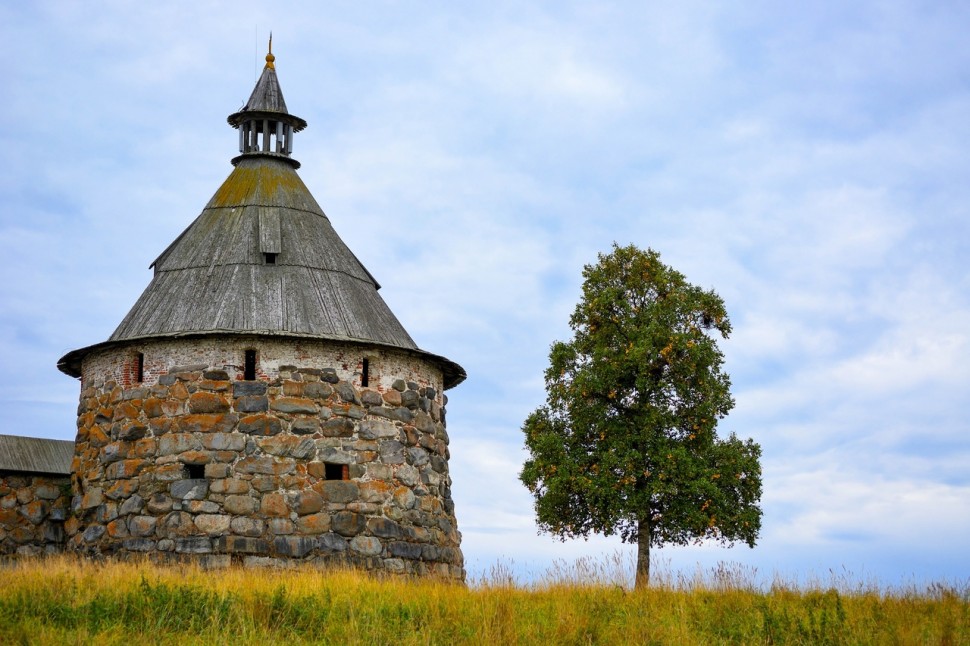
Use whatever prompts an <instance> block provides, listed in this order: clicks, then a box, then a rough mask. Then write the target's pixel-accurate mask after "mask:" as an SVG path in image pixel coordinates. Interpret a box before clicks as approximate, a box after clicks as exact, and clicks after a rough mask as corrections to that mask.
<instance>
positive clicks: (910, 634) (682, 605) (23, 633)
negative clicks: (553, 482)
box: [0, 557, 970, 646]
mask: <svg viewBox="0 0 970 646" xmlns="http://www.w3.org/2000/svg"><path fill="white" fill-rule="evenodd" d="M745 574H746V573H745V572H744V570H743V569H741V568H733V569H732V568H730V567H727V568H721V569H720V571H718V570H715V571H714V572H713V573H711V574H710V575H708V576H706V577H693V578H690V579H686V578H683V577H672V576H670V575H664V574H663V573H662V574H661V575H660V576H658V577H657V579H658V580H657V584H656V585H655V586H654V587H651V588H650V589H647V590H643V591H636V592H633V591H630V590H629V589H628V588H627V587H625V586H624V585H622V584H623V583H625V577H626V574H625V572H624V564H623V563H621V560H620V559H618V558H615V559H612V560H611V559H606V560H604V561H602V562H599V563H597V562H592V561H580V562H579V563H577V564H573V565H568V566H567V565H565V564H559V565H557V566H556V567H554V568H553V569H552V570H551V571H550V572H548V573H546V575H545V576H544V577H541V579H540V580H539V582H537V583H532V584H528V585H526V584H520V583H517V582H516V581H515V579H514V576H513V575H512V569H511V567H509V566H496V567H495V568H493V570H492V571H491V572H490V573H489V574H488V575H486V576H484V577H483V578H482V579H480V580H477V581H473V582H471V585H470V586H468V587H465V586H461V585H456V584H453V583H451V584H450V583H444V582H438V581H424V580H423V581H415V580H406V579H376V578H374V577H372V576H368V575H365V574H362V573H359V572H354V571H348V570H344V571H339V570H338V571H318V570H308V569H299V570H297V569H293V570H269V569H267V570H254V569H243V568H235V567H234V568H228V569H225V570H214V571H211V570H210V571H205V570H201V569H199V568H196V567H191V566H178V567H175V566H167V567H159V566H154V565H151V564H149V563H147V562H137V563H131V562H129V563H115V562H112V563H105V564H98V563H93V562H90V561H83V560H80V561H79V560H76V559H73V558H71V557H57V558H51V559H44V560H31V561H24V562H20V563H13V564H8V565H6V566H0V581H2V584H0V643H2V644H75V643H76V644H89V643H90V644H94V643H96V644H126V645H129V644H133V643H134V644H186V643H192V644H227V643H232V644H256V643H260V644H264V643H276V642H286V643H295V644H303V643H330V644H394V645H395V646H396V645H408V644H719V643H723V644H765V643H778V644H782V643H785V644H968V643H970V594H968V590H967V588H966V587H964V588H963V589H957V588H954V587H952V586H943V585H931V586H927V587H924V588H923V589H921V590H917V589H916V587H915V586H913V587H911V588H909V589H896V590H879V589H877V588H875V587H874V586H873V585H872V584H865V585H859V584H852V583H851V582H850V581H849V579H848V578H847V577H843V580H842V581H841V585H838V584H839V582H836V584H837V585H836V586H835V587H829V588H823V587H821V586H816V587H812V586H809V587H806V588H802V589H799V588H795V587H793V586H788V585H784V584H782V583H778V582H776V583H775V584H774V585H772V586H771V588H770V589H768V590H759V589H757V586H755V584H754V583H753V581H752V580H751V578H750V577H747V578H746V576H745ZM839 587H841V589H838V588H839Z"/></svg>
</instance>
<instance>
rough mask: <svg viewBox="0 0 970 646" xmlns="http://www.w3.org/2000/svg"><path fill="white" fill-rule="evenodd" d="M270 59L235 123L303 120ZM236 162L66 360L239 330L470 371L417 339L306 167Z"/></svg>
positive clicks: (76, 365)
mask: <svg viewBox="0 0 970 646" xmlns="http://www.w3.org/2000/svg"><path fill="white" fill-rule="evenodd" d="M266 60H267V62H266V68H265V69H264V70H263V75H262V76H261V77H260V80H259V82H258V83H257V85H256V89H255V90H254V91H253V95H252V96H251V97H250V100H249V102H248V103H247V104H246V107H245V108H244V109H243V111H241V112H238V113H236V114H235V115H232V116H231V117H230V118H229V121H230V123H234V119H236V118H237V117H238V119H237V121H238V123H239V124H243V127H244V128H248V127H249V125H251V123H252V119H253V118H254V115H256V116H259V115H260V114H262V113H263V112H269V111H272V112H274V114H275V116H274V117H273V118H274V119H276V120H277V121H278V122H285V123H288V124H290V125H293V124H294V123H295V121H294V120H296V119H297V118H296V117H292V115H289V114H287V113H286V104H285V103H284V102H283V94H282V92H281V91H280V90H279V84H278V81H277V80H276V71H275V69H274V66H273V60H275V59H274V58H273V56H272V53H270V54H269V55H267V57H266ZM250 108H255V112H254V111H253V110H252V109H250ZM277 111H278V112H277ZM259 118H262V117H259ZM299 121H300V122H302V123H303V125H306V122H304V121H303V120H302V119H299ZM234 125H237V124H234ZM294 128H295V126H294ZM259 132H264V133H266V132H269V126H264V130H260V131H259ZM264 136H265V135H264ZM286 136H289V135H286ZM233 164H234V166H235V168H234V169H233V171H232V173H230V175H229V177H228V178H227V179H226V180H225V182H223V184H222V186H220V187H219V190H217V191H216V193H215V195H213V197H212V199H211V200H209V203H208V204H207V205H206V206H205V208H204V209H203V210H202V213H201V214H200V215H199V216H198V217H197V218H196V219H195V221H194V222H192V224H190V225H189V226H188V228H186V229H185V231H183V232H182V234H181V235H179V237H178V238H176V240H175V241H174V242H173V243H172V244H171V245H169V247H168V248H167V249H165V251H163V252H162V254H161V255H160V256H159V257H158V258H157V259H156V260H155V262H154V263H152V267H154V269H155V274H154V277H153V278H152V281H151V283H150V284H149V285H148V287H147V288H146V289H145V291H144V293H142V295H141V297H140V298H139V299H138V301H137V302H136V303H135V305H134V307H132V308H131V311H129V312H128V315H127V316H125V318H124V320H122V322H121V324H120V325H119V326H118V328H117V329H116V330H115V331H114V334H112V335H111V337H110V339H108V341H107V342H106V343H102V344H98V345H96V346H89V347H86V348H81V349H79V350H74V351H72V352H69V353H68V354H66V355H65V356H64V357H62V358H61V360H60V361H59V362H58V368H60V369H61V370H62V371H63V372H65V373H67V374H69V375H71V376H74V377H77V376H80V372H81V362H82V360H83V358H84V356H85V355H86V354H87V353H88V352H90V351H92V350H94V349H100V348H102V347H106V346H108V345H115V344H118V343H123V342H130V341H133V340H136V339H151V338H159V337H173V336H197V335H205V334H237V335H272V336H292V337H300V338H308V337H309V338H315V339H328V340H336V341H351V342H361V343H367V344H374V345H379V346H384V347H389V348H397V349H401V350H405V351H408V352H413V353H416V354H420V355H423V356H425V357H426V358H428V359H429V360H431V361H433V362H434V363H436V364H437V365H439V366H440V367H441V368H442V371H443V372H444V375H445V383H444V386H445V388H451V387H452V386H455V385H457V384H459V383H460V382H461V381H463V380H464V379H465V371H464V369H463V368H462V367H461V366H459V365H458V364H456V363H454V362H451V361H449V360H448V359H445V358H444V357H440V356H438V355H434V354H431V353H428V352H425V351H424V350H421V349H420V348H418V346H417V345H416V344H415V343H414V340H413V339H411V337H410V335H409V334H408V333H407V331H406V330H405V329H404V326H402V325H401V323H400V322H399V321H398V320H397V318H396V317H395V316H394V314H393V313H392V312H391V310H390V308H388V306H387V304H386V303H385V302H384V299H382V298H381V297H380V295H379V294H378V290H379V289H380V285H379V284H378V283H377V281H376V280H375V279H374V277H373V276H372V275H371V274H370V272H368V271H367V269H366V268H364V266H363V265H362V264H361V263H360V261H359V260H358V259H357V257H356V256H355V255H354V254H353V252H352V251H351V250H350V249H348V248H347V246H346V245H345V244H344V242H343V241H342V240H341V239H340V237H339V236H338V235H337V233H336V231H334V228H333V226H332V225H331V224H330V220H329V219H328V218H327V216H326V215H325V214H324V212H323V210H322V209H321V208H320V205H319V204H317V202H316V200H315V199H313V196H312V195H311V194H310V191H309V190H308V189H307V187H306V185H305V184H304V183H303V181H302V180H301V179H300V177H299V175H297V174H296V170H295V166H296V165H297V164H294V163H293V160H291V159H289V158H288V156H287V155H285V154H281V153H272V152H270V153H267V152H266V151H265V147H261V148H259V149H253V150H249V149H246V150H244V152H243V154H241V155H240V156H238V157H236V158H235V159H233Z"/></svg>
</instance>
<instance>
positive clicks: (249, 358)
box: [243, 350, 256, 381]
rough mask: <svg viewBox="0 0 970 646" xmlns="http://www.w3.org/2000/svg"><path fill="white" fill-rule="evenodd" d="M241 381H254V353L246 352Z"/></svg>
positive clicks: (252, 351) (251, 351) (253, 351)
mask: <svg viewBox="0 0 970 646" xmlns="http://www.w3.org/2000/svg"><path fill="white" fill-rule="evenodd" d="M243 379H245V380H246V381H254V380H255V379H256V351H255V350H246V361H245V363H244V364H243Z"/></svg>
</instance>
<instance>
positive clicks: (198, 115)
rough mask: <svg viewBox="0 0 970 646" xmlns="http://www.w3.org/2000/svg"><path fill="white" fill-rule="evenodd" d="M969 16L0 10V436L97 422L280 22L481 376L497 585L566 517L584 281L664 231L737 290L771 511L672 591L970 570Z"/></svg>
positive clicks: (379, 218) (405, 264)
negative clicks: (562, 490)
mask: <svg viewBox="0 0 970 646" xmlns="http://www.w3.org/2000/svg"><path fill="white" fill-rule="evenodd" d="M968 24H970V5H967V4H966V3H959V2H936V3H924V2H908V1H903V2H900V1H895V0H880V1H878V2H866V1H861V2H852V3H845V2H838V1H827V0H821V1H818V2H811V3H776V2H761V1H759V0H752V1H749V2H743V3H740V2H739V3H716V2H692V1H689V0H688V1H685V2H678V3H668V2H649V1H645V2H629V3H624V2H597V3H576V2H533V3H521V2H503V1H497V2H496V1H491V2H474V1H469V2H460V3H453V2H427V3H404V2H326V3H317V2H306V3H290V2H282V1H276V2H251V1H248V0H242V1H237V2H233V3H231V4H224V3H216V2H206V1H194V2H171V3H143V2H101V3H96V4H92V3H87V2H54V1H49V2H48V1H37V2H30V3H3V4H0V42H2V43H3V50H4V58H5V60H6V64H5V73H4V81H3V84H4V89H3V91H2V96H3V100H2V101H0V123H2V124H3V125H2V127H0V171H2V172H0V245H2V249H3V253H2V254H0V277H2V280H0V368H2V369H0V405H2V407H3V411H4V414H3V417H2V420H3V421H2V422H0V433H6V434H14V435H28V436H35V437H49V438H58V439H74V430H75V408H76V406H77V397H78V390H79V384H78V382H77V381H76V380H74V379H71V378H69V377H67V376H66V375H63V374H61V373H60V372H58V371H57V369H56V362H57V359H58V358H59V357H60V356H62V355H63V354H64V353H65V352H67V351H69V350H72V349H75V348H79V347H84V346H87V345H91V344H94V343H98V342H100V341H103V340H106V339H107V338H108V336H109V335H110V334H111V332H112V331H113V330H114V328H115V327H116V326H117V325H118V323H119V322H120V321H121V319H122V318H123V317H124V315H125V313H126V312H127V311H128V309H129V308H130V307H131V306H132V305H133V304H134V302H135V300H136V299H137V297H138V295H139V294H140V293H141V292H142V290H143V289H144V288H145V287H146V286H147V284H148V282H149V280H150V278H151V272H150V271H149V269H148V265H149V263H151V262H152V260H154V258H155V257H156V256H157V255H158V254H159V253H160V252H161V251H162V250H163V249H164V248H165V247H166V246H167V245H168V243H169V242H170V241H171V240H173V239H174V238H175V237H176V236H177V235H178V234H179V233H180V232H181V231H182V230H183V229H184V228H185V227H186V226H187V225H188V224H189V223H190V222H191V221H192V220H193V219H194V218H195V217H196V216H197V215H198V214H199V213H200V212H201V210H202V207H203V206H204V205H205V204H206V202H207V201H208V200H209V198H210V197H211V195H212V194H213V193H214V192H215V190H216V188H218V186H219V185H220V184H221V182H222V181H223V180H224V179H225V177H226V176H227V175H228V174H229V172H230V171H231V165H230V163H229V160H230V159H231V158H232V157H233V156H235V154H236V146H237V136H236V133H235V131H233V130H232V129H231V128H230V127H229V126H228V125H227V124H226V121H225V118H226V116H227V115H229V114H230V113H232V112H235V111H236V110H237V109H239V108H240V107H241V106H242V105H243V103H244V102H245V100H246V99H247V98H248V96H249V94H250V92H251V90H252V87H253V84H254V82H255V79H256V74H257V73H258V71H259V70H260V69H261V67H262V62H263V56H264V55H265V52H266V39H267V36H268V33H269V31H270V30H272V31H273V35H274V39H273V51H274V54H275V55H276V67H277V73H278V76H279V79H280V83H281V86H282V88H283V92H284V95H285V98H286V102H287V106H288V108H289V110H290V112H291V113H292V114H295V115H297V116H300V117H302V118H304V119H306V120H307V121H308V122H309V127H308V128H307V129H306V130H305V131H303V132H301V133H299V134H298V135H297V138H296V141H295V146H294V153H293V156H294V157H295V158H296V159H298V160H299V161H300V162H301V163H302V168H301V169H300V171H299V173H300V176H301V177H302V178H303V180H304V182H305V183H306V184H307V186H308V187H309V189H310V191H311V192H312V193H313V194H314V196H315V197H316V199H317V201H318V202H319V203H320V204H321V206H322V207H323V209H324V210H325V211H326V213H327V214H328V216H329V218H330V220H331V222H332V223H333V225H334V227H335V228H336V230H337V232H338V233H339V234H340V235H341V237H342V238H343V240H344V241H345V242H346V243H347V244H348V246H349V247H350V248H351V249H353V250H354V252H355V253H356V255H357V256H358V258H360V259H361V261H362V262H363V263H364V265H365V266H366V267H367V268H368V269H369V270H370V272H371V273H372V274H373V275H374V276H375V277H376V278H377V280H378V281H379V282H380V283H381V285H382V289H381V292H380V293H381V295H382V296H383V298H384V299H385V301H387V303H388V304H389V305H390V307H391V309H392V311H394V312H395V314H396V315H397V317H398V318H399V319H400V320H401V322H402V323H403V324H404V326H405V327H406V328H407V329H408V331H409V332H410V333H411V336H412V337H414V339H415V340H416V341H417V343H418V344H419V345H420V346H421V347H422V348H424V349H426V350H429V351H431V352H434V353H436V354H441V355H444V356H447V357H448V358H450V359H452V360H454V361H456V362H458V363H460V364H461V365H462V366H464V368H465V369H466V370H467V372H468V375H469V377H468V380H467V381H466V382H465V383H463V384H461V385H460V386H459V387H457V388H455V389H454V390H451V391H449V393H448V394H449V398H450V403H449V406H448V423H449V433H450V436H451V438H452V444H451V455H452V457H451V462H450V465H451V474H452V478H453V480H454V486H453V495H454V499H455V504H456V513H457V517H458V524H459V528H460V529H461V531H462V535H463V539H462V549H463V552H464V554H465V558H466V562H467V567H468V569H469V572H470V573H471V574H472V576H479V575H481V574H482V573H487V572H489V571H491V570H492V569H493V568H495V567H497V566H498V567H501V568H505V569H506V570H508V571H510V572H513V573H514V575H515V576H516V577H519V578H521V579H523V580H528V579H530V578H534V577H537V576H541V573H543V572H546V571H547V570H548V568H550V567H552V566H554V564H556V563H560V564H561V563H571V562H573V561H574V560H575V559H593V560H599V559H610V558H620V559H627V560H629V557H630V555H631V554H632V553H633V548H632V547H631V546H628V545H623V544H622V543H621V542H620V541H619V539H617V538H615V537H614V538H604V537H598V536H593V537H591V538H590V539H589V540H588V541H583V540H572V541H567V542H560V541H558V540H557V539H555V538H554V537H551V536H549V535H547V534H538V533H537V530H536V525H535V522H534V515H533V507H532V498H531V496H530V494H529V493H528V491H527V490H526V489H525V487H524V486H522V484H521V483H520V482H519V480H518V473H519V470H520V469H521V465H522V462H523V461H524V460H525V458H526V453H525V451H524V448H523V436H522V433H521V426H522V423H523V421H524V420H525V418H526V416H527V415H528V414H529V412H531V411H532V410H534V409H535V408H536V407H538V406H540V405H542V404H543V402H544V399H545V391H544V384H543V378H542V374H543V370H544V369H545V367H546V366H547V364H548V350H549V346H550V344H551V343H552V342H553V341H555V340H565V339H568V338H569V335H570V330H569V326H568V318H569V315H570V313H571V312H572V310H573V308H574V307H575V305H576V303H577V301H578V299H579V297H580V287H581V279H582V276H581V272H582V268H583V266H584V265H585V264H589V263H593V262H595V261H596V257H597V254H598V253H603V252H608V251H609V249H610V247H611V245H612V243H613V242H614V241H615V242H617V243H619V244H621V245H626V244H631V243H632V244H635V245H637V246H639V247H641V248H647V247H650V248H652V249H654V250H656V251H657V252H659V253H660V254H661V258H662V259H663V260H664V262H666V263H667V264H670V265H672V266H673V267H675V268H676V269H678V270H679V271H681V272H682V273H683V274H685V275H686V277H687V279H688V280H689V281H690V282H692V283H694V284H696V285H699V286H701V287H703V288H705V289H708V288H713V289H714V290H715V291H717V292H718V293H719V294H720V295H721V297H722V298H723V299H724V301H725V303H726V305H727V309H728V312H729V314H730V317H731V321H732V324H733V328H734V332H733V334H732V335H731V337H730V339H728V340H726V341H723V342H721V348H722V350H723V351H724V353H725V356H726V362H725V369H726V370H727V372H728V373H730V375H731V378H732V382H733V389H732V391H733V394H734V396H735V399H736V402H737V405H736V407H735V409H734V411H732V413H731V414H730V415H729V416H728V417H727V418H726V419H724V420H723V421H722V422H721V423H720V425H719V427H718V428H719V433H720V434H721V435H722V436H724V435H727V434H728V433H731V432H734V433H736V434H737V435H739V436H741V437H743V438H747V437H750V438H753V439H754V440H755V441H756V442H758V443H760V445H761V447H762V450H763V456H762V466H763V470H764V474H763V478H764V494H763V497H762V508H763V512H764V518H763V527H762V531H761V536H760V538H759V540H758V544H757V546H756V547H755V548H754V549H749V548H748V547H746V546H744V545H740V546H736V547H734V548H731V549H725V548H722V547H719V546H717V545H707V544H705V545H692V546H687V547H678V548H672V547H666V548H663V549H662V550H659V551H655V555H656V557H657V558H658V562H659V563H660V564H661V566H662V567H665V568H667V569H668V570H669V571H671V572H679V573H691V572H697V571H707V570H709V569H711V568H714V567H716V565H717V564H718V563H720V562H726V563H729V564H732V566H733V567H739V568H743V569H745V570H746V571H748V572H751V573H757V574H758V576H760V577H767V578H768V579H771V578H781V579H784V580H809V579H812V578H816V579H825V578H826V577H829V576H832V574H833V573H838V574H839V575H840V576H846V575H848V576H850V577H852V578H854V579H856V580H860V581H861V580H878V581H880V582H883V583H885V584H891V585H896V584H905V583H908V582H922V581H932V580H947V581H956V582H966V581H968V580H970V550H968V549H967V545H968V540H970V539H968V536H970V421H968V420H970V416H968V413H967V409H968V407H970V224H968V221H970V218H968V215H970V182H968V181H967V178H968V170H970V44H968V41H967V39H966V27H967V25H968Z"/></svg>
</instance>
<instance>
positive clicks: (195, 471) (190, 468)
mask: <svg viewBox="0 0 970 646" xmlns="http://www.w3.org/2000/svg"><path fill="white" fill-rule="evenodd" d="M185 471H186V472H187V473H188V475H189V480H202V479H203V478H205V465H204V464H186V465H185Z"/></svg>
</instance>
